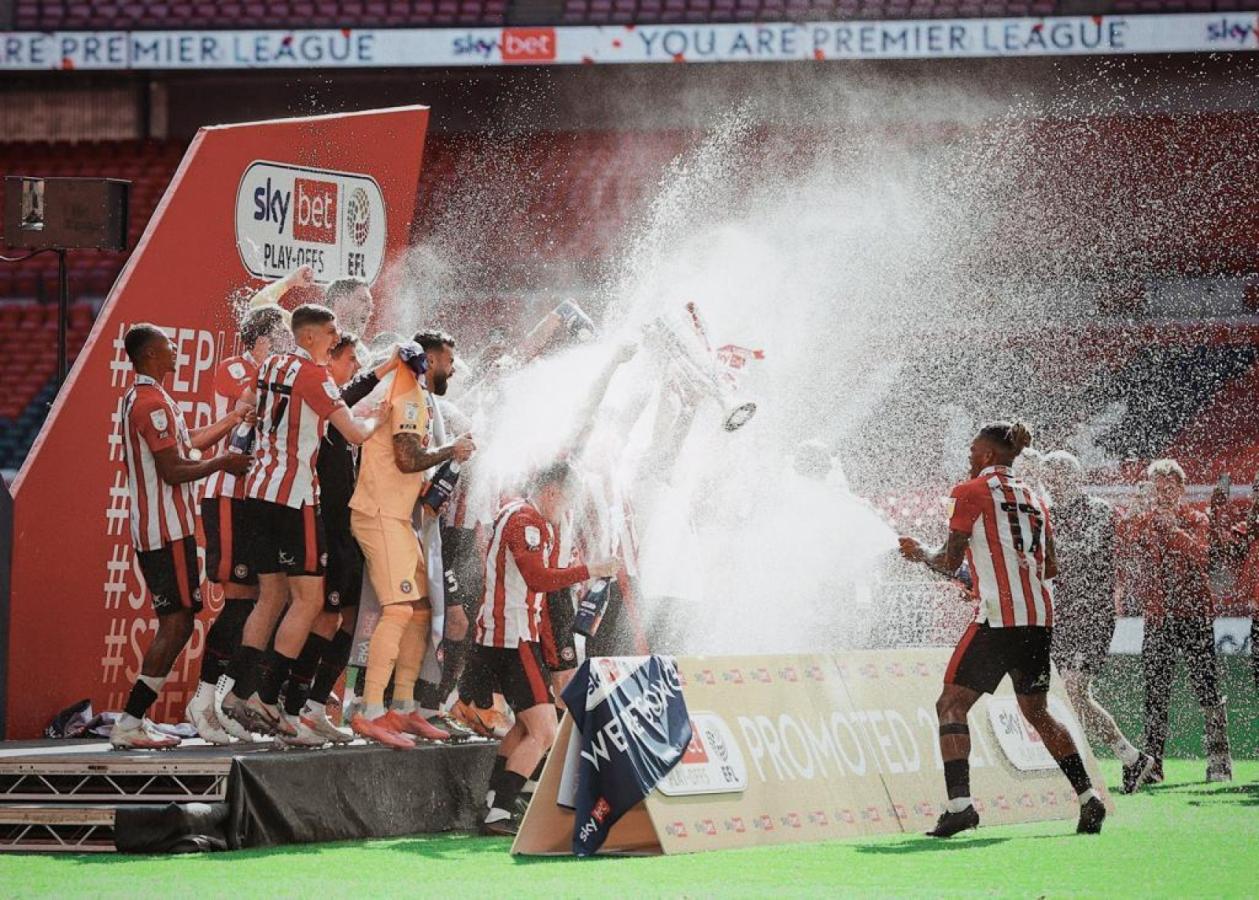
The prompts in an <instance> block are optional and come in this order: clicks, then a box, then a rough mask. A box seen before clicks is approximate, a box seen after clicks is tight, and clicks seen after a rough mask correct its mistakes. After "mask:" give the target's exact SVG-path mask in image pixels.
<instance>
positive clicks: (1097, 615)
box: [1050, 603, 1115, 675]
mask: <svg viewBox="0 0 1259 900" xmlns="http://www.w3.org/2000/svg"><path fill="white" fill-rule="evenodd" d="M1053 633H1054V640H1053V647H1052V648H1050V655H1051V656H1052V657H1053V661H1054V665H1055V666H1057V667H1058V671H1059V672H1082V673H1083V674H1085V675H1096V674H1098V673H1099V672H1101V671H1102V667H1103V666H1105V665H1106V659H1107V657H1108V656H1109V655H1110V642H1111V639H1112V638H1113V637H1114V636H1115V614H1114V611H1113V610H1111V609H1106V610H1101V611H1099V612H1089V611H1087V610H1080V611H1079V612H1078V613H1077V612H1075V611H1073V610H1071V609H1067V608H1065V607H1060V606H1058V605H1057V604H1056V603H1055V609H1054V627H1053Z"/></svg>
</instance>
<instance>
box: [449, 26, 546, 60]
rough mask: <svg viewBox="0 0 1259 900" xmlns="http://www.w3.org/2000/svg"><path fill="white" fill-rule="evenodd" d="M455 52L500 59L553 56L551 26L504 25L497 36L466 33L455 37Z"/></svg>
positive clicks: (459, 54) (534, 58) (530, 58)
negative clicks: (522, 26)
mask: <svg viewBox="0 0 1259 900" xmlns="http://www.w3.org/2000/svg"><path fill="white" fill-rule="evenodd" d="M452 47H453V49H454V51H455V55H456V56H476V57H478V58H480V59H492V58H493V57H494V56H495V55H498V56H500V57H501V58H502V60H503V62H509V63H511V62H514V63H537V62H553V61H554V60H555V29H554V28H504V29H503V31H502V33H501V34H500V35H498V36H497V37H492V36H486V35H484V33H482V34H473V33H469V34H465V35H462V36H460V37H457V38H455V39H454V44H453V45H452Z"/></svg>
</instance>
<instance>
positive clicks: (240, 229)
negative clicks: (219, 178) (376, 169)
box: [236, 161, 385, 284]
mask: <svg viewBox="0 0 1259 900" xmlns="http://www.w3.org/2000/svg"><path fill="white" fill-rule="evenodd" d="M236 248H237V250H239V251H240V258H241V262H243V263H244V265H245V268H246V269H248V270H249V273H250V274H251V275H254V276H256V277H258V278H264V279H274V278H280V277H282V276H284V275H287V274H288V273H290V272H292V271H293V270H295V269H297V268H298V267H299V266H304V265H308V266H310V267H311V268H313V269H314V270H315V280H316V281H317V282H319V283H321V284H327V283H329V282H331V281H335V280H337V279H338V278H359V279H362V280H363V281H366V282H367V283H368V284H371V283H372V282H373V281H375V280H376V276H377V275H379V274H380V269H381V265H382V264H383V262H384V258H385V200H384V197H383V195H382V194H381V192H380V187H379V185H377V184H376V181H375V179H373V178H371V177H369V176H367V175H356V174H354V173H351V172H327V171H323V170H320V169H307V168H302V167H300V166H292V165H287V164H285V163H276V162H265V161H258V162H254V163H252V164H251V165H250V166H249V168H248V169H246V170H245V174H244V176H243V177H242V178H241V180H240V187H239V188H237V191H236Z"/></svg>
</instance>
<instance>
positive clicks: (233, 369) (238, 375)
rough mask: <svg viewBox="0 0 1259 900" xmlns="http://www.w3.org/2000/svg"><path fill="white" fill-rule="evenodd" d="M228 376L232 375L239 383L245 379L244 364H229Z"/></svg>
mask: <svg viewBox="0 0 1259 900" xmlns="http://www.w3.org/2000/svg"><path fill="white" fill-rule="evenodd" d="M227 374H228V375H231V376H232V377H233V378H235V379H236V380H237V381H240V380H241V379H242V378H244V377H245V366H244V364H243V363H238V362H234V363H229V364H228V366H227Z"/></svg>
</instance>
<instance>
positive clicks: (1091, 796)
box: [1080, 788, 1101, 806]
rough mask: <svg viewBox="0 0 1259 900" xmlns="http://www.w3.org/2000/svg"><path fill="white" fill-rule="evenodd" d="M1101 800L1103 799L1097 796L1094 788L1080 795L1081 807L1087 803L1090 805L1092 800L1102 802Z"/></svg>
mask: <svg viewBox="0 0 1259 900" xmlns="http://www.w3.org/2000/svg"><path fill="white" fill-rule="evenodd" d="M1100 799H1101V797H1099V796H1098V795H1097V791H1095V790H1093V789H1092V788H1089V789H1088V790H1087V791H1085V792H1084V793H1083V794H1081V795H1080V805H1081V806H1083V805H1084V804H1085V803H1088V802H1089V801H1090V800H1100Z"/></svg>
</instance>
